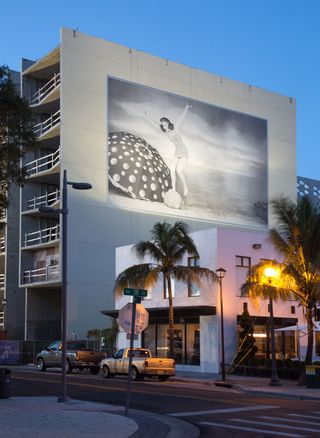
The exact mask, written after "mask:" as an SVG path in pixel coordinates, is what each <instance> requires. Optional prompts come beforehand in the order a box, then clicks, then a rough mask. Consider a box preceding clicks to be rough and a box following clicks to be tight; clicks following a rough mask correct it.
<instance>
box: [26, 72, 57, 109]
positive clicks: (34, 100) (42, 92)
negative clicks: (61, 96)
mask: <svg viewBox="0 0 320 438" xmlns="http://www.w3.org/2000/svg"><path fill="white" fill-rule="evenodd" d="M59 85H60V73H55V74H54V76H53V78H51V79H50V80H49V81H48V82H47V83H46V84H44V86H43V87H41V88H39V90H37V91H36V92H35V93H34V94H33V96H32V97H31V102H30V105H38V104H39V103H41V102H42V101H43V99H45V98H46V97H47V96H48V95H49V94H50V93H51V92H52V91H53V90H55V89H56V88H57V87H58V86H59Z"/></svg>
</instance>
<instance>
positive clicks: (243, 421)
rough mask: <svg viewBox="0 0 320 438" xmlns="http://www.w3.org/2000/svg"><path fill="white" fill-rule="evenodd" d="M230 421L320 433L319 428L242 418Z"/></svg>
mask: <svg viewBox="0 0 320 438" xmlns="http://www.w3.org/2000/svg"><path fill="white" fill-rule="evenodd" d="M230 421H236V422H237V423H250V424H256V425H257V426H268V427H270V426H271V427H279V428H280V429H292V428H293V429H296V430H303V431H305V432H319V428H317V429H311V428H309V427H300V426H295V425H290V424H277V423H269V422H267V421H251V420H244V419H242V418H230Z"/></svg>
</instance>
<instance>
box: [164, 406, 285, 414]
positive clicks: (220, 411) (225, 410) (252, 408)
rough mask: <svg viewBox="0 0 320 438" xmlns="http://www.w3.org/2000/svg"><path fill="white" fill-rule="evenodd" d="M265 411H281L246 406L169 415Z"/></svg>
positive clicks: (267, 407)
mask: <svg viewBox="0 0 320 438" xmlns="http://www.w3.org/2000/svg"><path fill="white" fill-rule="evenodd" d="M264 409H279V406H273V405H263V406H246V407H242V408H226V409H212V410H211V411H194V412H177V413H175V414H168V415H171V417H190V416H194V415H208V414H229V413H230V412H244V411H258V410H264Z"/></svg>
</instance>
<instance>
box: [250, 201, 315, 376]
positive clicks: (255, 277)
mask: <svg viewBox="0 0 320 438" xmlns="http://www.w3.org/2000/svg"><path fill="white" fill-rule="evenodd" d="M271 205H272V207H273V211H274V213H275V216H276V218H277V219H278V224H277V227H275V228H273V229H272V230H271V231H270V239H271V241H272V242H273V244H274V246H275V248H276V250H277V251H278V252H279V253H280V254H281V255H282V256H283V262H282V263H273V264H274V265H276V268H277V269H278V272H279V275H278V276H277V279H276V281H275V282H272V284H270V283H268V282H267V281H266V279H265V278H264V277H265V275H264V269H265V267H266V264H265V263H263V262H262V263H260V264H259V265H257V266H255V267H253V269H252V272H251V276H250V277H249V278H248V281H247V283H246V284H245V285H244V286H243V288H242V292H243V293H246V292H249V295H250V296H251V297H257V296H259V297H262V298H270V297H271V298H273V299H278V298H281V299H284V300H285V299H288V298H290V297H291V298H292V297H294V298H295V299H296V300H297V301H298V302H299V304H300V305H301V306H302V307H303V312H304V317H305V320H306V322H307V331H308V344H307V352H306V357H305V364H306V365H310V364H311V363H312V351H313V338H314V335H313V316H314V312H315V309H316V303H317V300H319V299H320V213H319V212H318V210H317V209H316V207H315V206H314V205H313V204H312V202H311V201H310V199H309V198H308V197H307V196H305V197H303V198H301V199H300V200H299V201H298V202H297V203H294V202H292V201H289V200H288V199H283V198H281V199H278V200H275V201H273V202H272V204H271ZM303 376H304V370H303V372H302V374H301V379H300V382H301V383H302V381H303Z"/></svg>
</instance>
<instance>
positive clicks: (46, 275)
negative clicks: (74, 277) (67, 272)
mask: <svg viewBox="0 0 320 438" xmlns="http://www.w3.org/2000/svg"><path fill="white" fill-rule="evenodd" d="M59 274H60V265H59V264H56V265H47V266H45V267H44V268H39V269H29V270H26V271H24V272H23V277H22V283H23V284H26V283H28V284H29V283H45V282H48V281H52V280H58V279H59Z"/></svg>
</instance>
